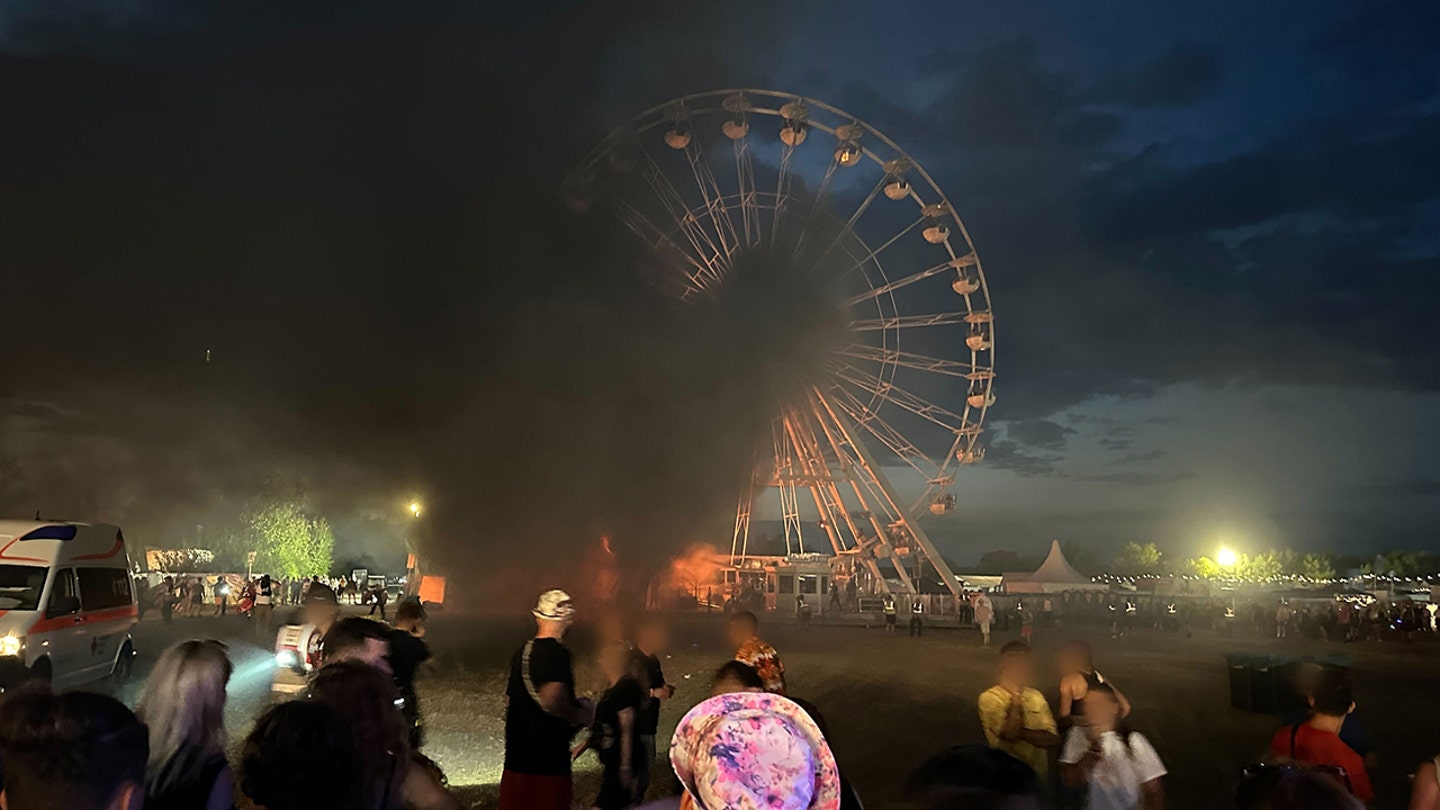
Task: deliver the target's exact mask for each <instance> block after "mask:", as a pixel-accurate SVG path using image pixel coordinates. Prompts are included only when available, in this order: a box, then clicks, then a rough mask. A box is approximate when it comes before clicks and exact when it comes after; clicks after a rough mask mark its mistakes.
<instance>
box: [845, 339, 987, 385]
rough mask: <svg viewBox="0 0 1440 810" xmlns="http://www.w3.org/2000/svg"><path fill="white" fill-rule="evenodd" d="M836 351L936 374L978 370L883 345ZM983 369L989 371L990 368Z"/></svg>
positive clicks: (961, 374)
mask: <svg viewBox="0 0 1440 810" xmlns="http://www.w3.org/2000/svg"><path fill="white" fill-rule="evenodd" d="M834 353H835V354H839V355H843V356H845V357H851V358H854V359H856V360H873V361H875V362H876V363H880V364H882V365H886V364H890V365H896V366H900V367H901V368H911V369H915V370H917V371H929V372H932V373H934V374H945V375H947V376H950V377H963V378H965V379H972V378H974V376H975V372H976V370H977V369H976V368H975V366H974V365H972V364H970V363H962V362H960V361H958V360H947V359H945V358H942V357H930V356H928V355H923V354H916V353H914V352H902V351H900V350H899V349H887V348H884V347H882V346H872V345H870V344H867V343H853V344H851V345H849V346H846V347H844V348H841V349H835V350H834ZM982 371H988V369H984V370H982Z"/></svg>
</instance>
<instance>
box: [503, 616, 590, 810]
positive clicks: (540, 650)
mask: <svg viewBox="0 0 1440 810" xmlns="http://www.w3.org/2000/svg"><path fill="white" fill-rule="evenodd" d="M530 612H531V614H533V615H534V616H535V623H536V625H537V626H538V630H537V632H536V633H535V637H534V638H532V639H530V640H529V641H527V642H525V646H523V647H521V648H520V649H519V650H518V651H516V653H515V657H514V658H512V659H511V661H510V681H509V684H508V686H507V687H506V689H505V695H506V697H507V698H508V699H509V701H508V705H507V706H506V708H505V770H504V772H503V773H502V774H501V776H500V810H569V808H570V804H571V800H572V798H573V794H572V788H571V784H570V739H571V738H572V737H573V736H574V735H575V731H576V730H577V729H579V728H582V727H585V726H588V725H590V722H591V721H592V720H593V719H594V716H595V709H594V706H593V705H592V704H590V703H589V701H580V700H576V699H575V673H574V671H573V670H572V669H571V666H570V651H569V650H567V649H566V648H565V645H564V644H561V643H560V640H561V639H562V638H564V636H565V631H566V630H567V629H568V628H569V627H570V623H571V621H573V620H574V617H575V608H574V607H573V606H572V605H571V604H570V595H569V594H567V593H565V592H564V591H561V590H551V591H546V592H545V593H543V594H541V595H540V601H539V603H538V604H536V606H535V609H534V610H532V611H530Z"/></svg>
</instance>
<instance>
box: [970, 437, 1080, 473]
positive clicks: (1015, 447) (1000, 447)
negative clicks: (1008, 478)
mask: <svg viewBox="0 0 1440 810" xmlns="http://www.w3.org/2000/svg"><path fill="white" fill-rule="evenodd" d="M1062 458H1063V457H1062V456H1060V455H1056V454H1054V453H1031V452H1027V451H1026V450H1025V449H1024V448H1023V447H1022V446H1021V445H1020V444H1019V443H1018V442H1013V441H1008V440H1005V439H1000V440H997V441H994V442H992V443H991V444H990V447H989V449H988V451H987V452H986V453H985V464H986V465H987V466H990V467H994V468H995V469H998V470H1010V471H1012V472H1014V473H1015V474H1016V475H1019V476H1021V477H1023V478H1034V477H1040V476H1051V475H1054V474H1055V472H1056V464H1057V463H1058V462H1060V461H1061V459H1062Z"/></svg>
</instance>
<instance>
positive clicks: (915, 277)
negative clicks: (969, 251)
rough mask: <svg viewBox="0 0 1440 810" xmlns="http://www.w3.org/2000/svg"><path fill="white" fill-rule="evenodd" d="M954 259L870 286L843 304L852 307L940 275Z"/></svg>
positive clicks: (948, 268)
mask: <svg viewBox="0 0 1440 810" xmlns="http://www.w3.org/2000/svg"><path fill="white" fill-rule="evenodd" d="M955 261H956V260H954V259H951V260H949V261H944V262H941V263H940V264H937V265H935V266H933V267H927V268H925V269H924V270H921V271H920V272H918V273H912V274H910V275H908V276H905V277H904V278H897V279H895V280H894V281H892V282H890V283H888V284H882V285H880V286H879V287H872V288H871V289H869V290H867V291H866V292H863V293H860V294H859V295H856V296H854V297H852V298H849V299H847V300H846V301H845V304H846V305H847V306H852V307H853V306H855V305H856V304H861V303H864V302H866V301H870V300H873V299H876V298H879V297H880V296H882V295H886V294H888V293H892V292H894V291H896V290H898V289H900V288H901V287H908V286H910V285H911V284H914V283H915V282H917V281H924V280H925V279H927V278H930V277H931V276H938V275H940V274H941V273H943V272H945V271H946V270H950V269H952V268H954V267H955Z"/></svg>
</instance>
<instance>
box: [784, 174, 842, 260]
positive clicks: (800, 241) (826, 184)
mask: <svg viewBox="0 0 1440 810" xmlns="http://www.w3.org/2000/svg"><path fill="white" fill-rule="evenodd" d="M839 165H840V163H839V162H838V161H834V160H832V161H830V165H829V166H828V167H827V168H826V169H825V176H824V177H823V178H821V180H820V188H819V189H817V190H816V191H815V199H814V200H813V201H812V202H811V204H810V212H809V213H808V214H806V215H805V222H804V223H803V224H802V227H801V228H800V231H799V233H798V235H797V237H796V239H795V250H794V253H793V254H792V255H794V257H795V258H797V259H798V258H800V254H801V253H802V252H804V250H805V236H806V235H807V234H808V233H809V232H810V225H811V223H813V222H814V221H815V218H816V217H817V216H819V215H820V211H821V210H822V209H823V208H824V207H825V200H826V199H828V198H829V197H830V186H831V184H832V183H833V182H834V180H835V169H836V168H837V167H839Z"/></svg>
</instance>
